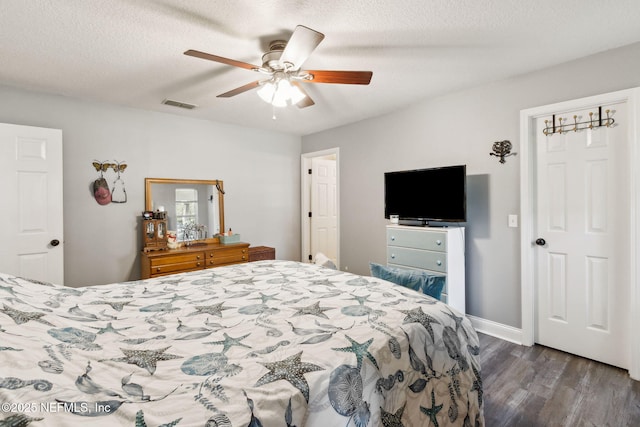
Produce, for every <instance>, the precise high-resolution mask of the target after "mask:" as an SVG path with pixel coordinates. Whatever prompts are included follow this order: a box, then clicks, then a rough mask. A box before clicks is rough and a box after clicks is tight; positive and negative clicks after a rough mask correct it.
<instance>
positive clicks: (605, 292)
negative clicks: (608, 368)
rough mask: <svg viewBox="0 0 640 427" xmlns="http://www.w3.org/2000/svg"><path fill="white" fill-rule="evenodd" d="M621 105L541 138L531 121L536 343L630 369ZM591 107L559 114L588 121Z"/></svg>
mask: <svg viewBox="0 0 640 427" xmlns="http://www.w3.org/2000/svg"><path fill="white" fill-rule="evenodd" d="M627 108H628V106H627V105H626V103H619V104H616V105H607V106H602V114H603V116H604V117H606V116H605V110H606V109H609V110H611V114H612V115H613V117H614V118H619V120H616V122H615V125H614V126H613V127H611V128H607V127H600V128H597V129H586V130H581V131H577V132H574V131H568V132H565V133H562V134H558V133H555V134H553V135H548V136H547V135H544V134H543V128H545V126H546V125H545V122H544V120H545V119H546V120H549V123H552V122H551V117H545V118H544V119H543V118H540V119H536V124H535V126H536V150H537V153H536V176H537V178H536V182H535V187H536V189H535V193H536V200H537V202H536V205H537V208H536V217H537V220H536V221H537V224H536V231H537V240H536V245H537V246H536V247H537V249H536V251H537V254H536V260H537V302H538V304H537V319H536V342H538V343H540V344H543V345H545V346H549V347H553V348H557V349H560V350H563V351H566V352H569V353H573V354H577V355H581V356H584V357H587V358H589V359H593V360H598V361H601V362H604V363H608V364H611V365H614V366H619V367H622V368H627V369H628V367H629V354H630V351H629V348H630V347H629V339H628V334H629V320H628V318H629V303H628V301H629V283H630V277H629V271H630V267H629V265H630V264H629V253H630V252H629V251H630V237H629V236H630V224H631V221H630V206H629V202H628V200H629V195H630V178H629V177H630V175H629V168H628V164H629V161H628V156H629V154H630V153H629V152H628V145H629V144H628V132H627V129H628V127H627V126H628V123H625V121H626V117H627V111H626V109H627ZM589 112H595V114H594V116H593V118H594V119H596V120H597V112H598V109H597V106H594V108H591V109H588V110H583V111H575V112H571V113H566V114H562V116H563V117H568V118H569V119H568V121H569V123H571V122H573V121H574V117H573V116H574V115H575V116H577V117H576V120H577V121H578V122H580V121H585V120H589V119H590V116H589Z"/></svg>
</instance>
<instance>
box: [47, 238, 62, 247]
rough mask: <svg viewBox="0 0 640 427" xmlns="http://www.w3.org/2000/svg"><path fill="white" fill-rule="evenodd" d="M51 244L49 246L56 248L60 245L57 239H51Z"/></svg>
mask: <svg viewBox="0 0 640 427" xmlns="http://www.w3.org/2000/svg"><path fill="white" fill-rule="evenodd" d="M49 243H50V244H51V246H58V245H59V244H60V240H58V239H53V240H52V241H50V242H49Z"/></svg>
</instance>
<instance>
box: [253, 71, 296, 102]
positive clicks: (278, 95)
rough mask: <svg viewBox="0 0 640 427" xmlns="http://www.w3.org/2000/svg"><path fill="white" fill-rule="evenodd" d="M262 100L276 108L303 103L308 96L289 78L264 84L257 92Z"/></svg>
mask: <svg viewBox="0 0 640 427" xmlns="http://www.w3.org/2000/svg"><path fill="white" fill-rule="evenodd" d="M257 93H258V96H260V98H261V99H262V100H263V101H265V102H267V103H269V104H271V105H273V106H274V107H286V106H287V105H295V104H297V103H298V102H300V101H302V100H303V99H304V98H305V97H306V95H305V94H304V93H303V92H302V91H301V90H300V89H299V88H298V87H297V86H294V85H292V84H291V82H290V81H289V80H288V79H287V78H280V79H276V80H275V81H273V80H270V81H267V82H265V83H263V84H262V85H261V87H260V89H258V91H257Z"/></svg>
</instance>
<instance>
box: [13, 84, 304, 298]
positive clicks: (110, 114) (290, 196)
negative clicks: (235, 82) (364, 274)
mask: <svg viewBox="0 0 640 427" xmlns="http://www.w3.org/2000/svg"><path fill="white" fill-rule="evenodd" d="M0 122H3V123H14V124H21V125H28V126H41V127H51V128H58V129H62V131H63V152H64V156H63V161H64V215H65V218H64V227H65V232H64V244H65V248H64V250H65V252H64V255H65V284H66V285H68V286H80V285H91V284H104V283H111V282H116V281H124V280H135V279H138V278H139V277H140V267H139V262H140V257H139V252H140V249H141V237H140V236H141V231H140V228H139V227H140V226H139V217H140V214H141V212H142V211H143V210H144V178H145V177H153V178H192V179H222V180H223V181H224V189H225V192H226V195H225V224H226V226H227V227H232V228H233V230H234V232H236V233H240V234H241V236H242V240H243V241H246V242H249V243H251V244H252V245H255V246H258V245H265V246H272V247H275V248H276V256H277V257H278V258H281V259H292V260H297V259H299V257H300V212H299V206H300V184H299V182H300V176H299V170H300V137H297V136H292V135H287V134H281V133H276V132H266V131H259V130H253V129H247V128H243V127H239V126H232V125H226V124H221V123H216V122H210V121H204V120H195V119H190V118H185V117H183V116H175V115H171V114H162V113H154V112H148V111H142V110H136V109H131V108H126V107H120V106H115V105H105V104H100V103H95V102H89V101H82V100H78V99H72V98H67V97H63V96H54V95H45V94H40V93H34V92H29V91H25V90H19V89H14V88H10V87H3V86H0ZM94 160H98V161H106V160H108V161H111V160H118V161H121V162H122V161H124V162H126V164H127V165H128V167H127V169H126V171H125V172H124V173H123V174H122V178H123V180H124V182H125V188H126V191H127V195H128V202H127V203H124V204H114V203H112V204H109V205H106V206H100V205H98V204H97V203H96V202H95V200H94V199H93V197H92V193H91V191H90V185H91V183H92V182H93V180H95V179H96V178H98V173H97V172H96V171H95V169H94V168H93V166H92V165H91V163H92V162H93V161H94ZM5 243H6V242H5Z"/></svg>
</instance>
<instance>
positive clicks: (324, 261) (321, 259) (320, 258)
mask: <svg viewBox="0 0 640 427" xmlns="http://www.w3.org/2000/svg"><path fill="white" fill-rule="evenodd" d="M316 264H317V265H319V266H320V267H325V268H330V269H332V270H337V269H338V267H337V266H336V265H335V263H334V262H333V261H331V259H329V257H328V256H326V255H325V254H323V253H322V252H318V253H317V254H316Z"/></svg>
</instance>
